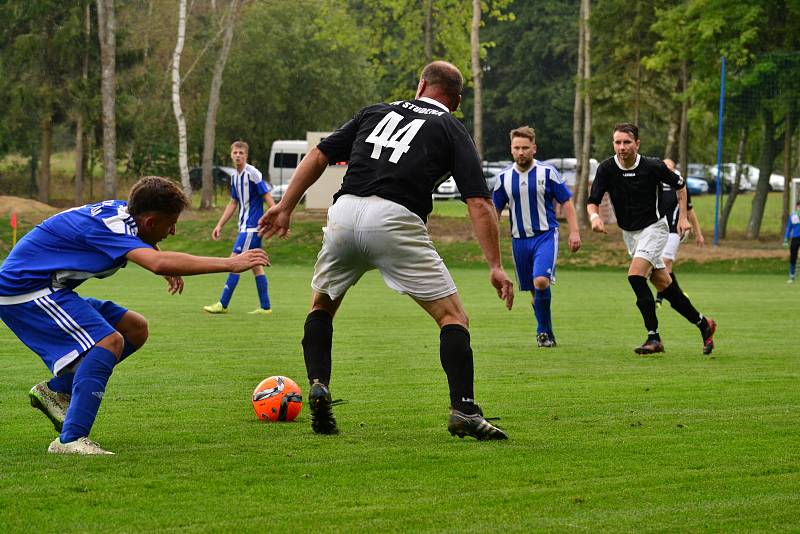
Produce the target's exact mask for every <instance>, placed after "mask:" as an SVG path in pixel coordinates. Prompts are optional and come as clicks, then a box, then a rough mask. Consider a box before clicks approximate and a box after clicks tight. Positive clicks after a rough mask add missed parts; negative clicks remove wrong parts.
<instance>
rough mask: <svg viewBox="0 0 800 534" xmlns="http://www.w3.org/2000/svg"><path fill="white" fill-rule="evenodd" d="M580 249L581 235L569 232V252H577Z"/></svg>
mask: <svg viewBox="0 0 800 534" xmlns="http://www.w3.org/2000/svg"><path fill="white" fill-rule="evenodd" d="M579 248H581V233H580V232H577V231H575V232H570V233H569V251H570V252H578V249H579Z"/></svg>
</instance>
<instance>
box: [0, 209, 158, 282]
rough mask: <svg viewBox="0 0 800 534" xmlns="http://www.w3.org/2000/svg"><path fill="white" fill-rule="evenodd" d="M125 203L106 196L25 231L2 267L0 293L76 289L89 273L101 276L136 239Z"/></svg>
mask: <svg viewBox="0 0 800 534" xmlns="http://www.w3.org/2000/svg"><path fill="white" fill-rule="evenodd" d="M137 234H138V228H137V227H136V222H134V220H133V217H131V216H130V215H129V214H128V204H127V202H123V201H121V200H106V201H105V202H100V203H98V204H87V205H85V206H82V207H79V208H73V209H70V210H67V211H62V212H61V213H58V214H56V215H53V216H52V217H50V218H49V219H47V220H45V221H43V222H42V223H40V224H39V225H37V226H36V227H35V228H34V229H33V230H31V231H30V232H28V233H27V234H26V235H25V237H23V238H22V239H21V240H20V241H19V243H17V245H16V246H15V247H14V248H13V249H12V250H11V253H10V254H9V255H8V257H7V258H6V261H5V262H3V265H2V266H0V296H13V295H23V294H25V293H31V292H33V291H37V290H40V289H44V288H48V287H50V288H53V289H59V288H69V289H74V288H76V287H78V286H79V285H80V284H82V283H83V282H84V281H86V280H87V279H89V278H105V277H107V276H111V275H112V274H114V273H115V272H116V271H117V270H118V269H119V268H120V267H124V266H125V263H126V262H127V260H126V258H125V255H126V254H127V253H128V252H130V251H131V250H134V249H137V248H152V247H151V246H150V245H148V244H147V243H145V242H144V241H142V240H141V239H139V237H138V235H137Z"/></svg>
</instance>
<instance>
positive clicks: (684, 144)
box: [678, 59, 689, 178]
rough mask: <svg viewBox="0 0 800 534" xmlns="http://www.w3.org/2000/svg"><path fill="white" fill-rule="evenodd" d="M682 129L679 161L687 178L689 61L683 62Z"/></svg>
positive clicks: (681, 170) (679, 143) (679, 138)
mask: <svg viewBox="0 0 800 534" xmlns="http://www.w3.org/2000/svg"><path fill="white" fill-rule="evenodd" d="M681 95H682V98H681V129H680V135H679V137H678V163H679V165H680V173H681V176H683V177H684V178H686V174H687V171H688V168H689V69H688V65H687V61H686V60H685V59H684V60H683V62H682V63H681Z"/></svg>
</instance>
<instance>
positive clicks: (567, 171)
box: [543, 158, 598, 190]
mask: <svg viewBox="0 0 800 534" xmlns="http://www.w3.org/2000/svg"><path fill="white" fill-rule="evenodd" d="M543 163H549V164H550V165H552V166H553V167H555V168H556V170H557V171H558V174H560V175H561V177H562V178H563V179H564V181H565V182H566V184H567V185H568V186H569V187H570V189H572V190H574V189H575V176H576V175H575V172H576V171H577V166H578V160H577V159H575V158H550V159H546V160H544V162H543ZM597 165H598V162H597V160H596V159H594V158H592V159H590V160H589V183H592V182H593V181H594V175H595V174H597Z"/></svg>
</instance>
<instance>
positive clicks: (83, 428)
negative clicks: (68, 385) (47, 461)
mask: <svg viewBox="0 0 800 534" xmlns="http://www.w3.org/2000/svg"><path fill="white" fill-rule="evenodd" d="M116 363H117V358H116V357H114V354H113V353H112V352H111V351H110V350H107V349H104V348H103V347H98V346H95V347H93V348H92V349H90V350H89V352H87V353H86V355H85V356H84V357H83V361H81V364H80V366H78V370H77V371H76V372H75V380H74V382H73V386H72V399H71V400H70V403H69V408H68V409H67V416H66V417H65V418H64V427H63V429H62V430H61V443H68V442H70V441H75V440H76V439H78V438H80V437H85V436H88V435H89V431H90V430H91V429H92V425H93V424H94V419H95V417H97V411H98V410H99V409H100V401H101V400H102V399H103V394H104V393H105V391H106V384H107V383H108V379H109V378H110V377H111V372H112V371H113V370H114V365H116Z"/></svg>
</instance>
